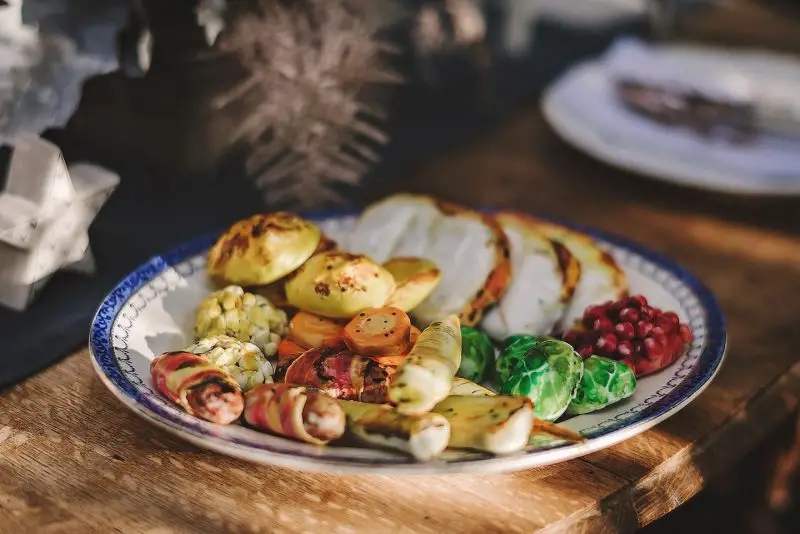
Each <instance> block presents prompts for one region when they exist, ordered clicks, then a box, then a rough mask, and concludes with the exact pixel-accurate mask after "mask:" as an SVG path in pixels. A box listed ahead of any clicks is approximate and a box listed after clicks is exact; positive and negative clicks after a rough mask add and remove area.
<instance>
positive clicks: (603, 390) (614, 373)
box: [567, 356, 636, 415]
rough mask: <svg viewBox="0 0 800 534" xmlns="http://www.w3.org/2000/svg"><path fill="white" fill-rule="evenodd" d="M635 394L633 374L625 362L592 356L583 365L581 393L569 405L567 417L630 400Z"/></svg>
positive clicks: (579, 388) (579, 387) (579, 391)
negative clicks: (628, 398)
mask: <svg viewBox="0 0 800 534" xmlns="http://www.w3.org/2000/svg"><path fill="white" fill-rule="evenodd" d="M635 390H636V376H635V375H634V373H633V370H632V369H631V368H630V367H628V366H627V365H625V364H624V363H622V362H617V361H614V360H610V359H608V358H602V357H600V356H590V357H589V358H587V359H586V360H584V362H583V377H582V378H581V381H580V384H579V385H578V393H577V395H575V398H574V399H572V402H570V403H569V407H568V408H567V413H569V414H570V415H579V414H584V413H589V412H594V411H596V410H601V409H603V408H605V407H606V406H608V405H610V404H614V403H615V402H619V401H621V400H622V399H625V398H627V397H630V396H631V395H633V392H634V391H635Z"/></svg>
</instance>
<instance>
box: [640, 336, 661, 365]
mask: <svg viewBox="0 0 800 534" xmlns="http://www.w3.org/2000/svg"><path fill="white" fill-rule="evenodd" d="M663 352H664V346H663V345H662V344H661V343H659V342H658V341H656V340H655V339H653V338H652V337H648V338H647V339H645V340H644V353H645V354H646V355H647V357H648V358H649V359H651V360H656V359H659V358H661V355H662V354H663Z"/></svg>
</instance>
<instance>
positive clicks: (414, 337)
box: [408, 324, 422, 351]
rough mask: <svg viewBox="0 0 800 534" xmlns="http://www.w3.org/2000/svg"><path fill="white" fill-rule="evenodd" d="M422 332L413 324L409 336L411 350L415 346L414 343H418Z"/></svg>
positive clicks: (409, 348)
mask: <svg viewBox="0 0 800 534" xmlns="http://www.w3.org/2000/svg"><path fill="white" fill-rule="evenodd" d="M421 333H422V332H420V331H419V328H417V327H416V326H414V325H413V324H412V325H411V333H410V334H409V336H408V350H409V351H410V350H411V349H413V348H414V345H415V344H416V343H417V340H418V339H419V335H420V334H421Z"/></svg>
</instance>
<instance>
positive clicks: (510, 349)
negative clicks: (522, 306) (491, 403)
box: [497, 336, 583, 421]
mask: <svg viewBox="0 0 800 534" xmlns="http://www.w3.org/2000/svg"><path fill="white" fill-rule="evenodd" d="M515 337H516V339H514V340H512V341H510V342H508V343H506V347H507V348H506V349H505V350H504V351H503V352H502V354H501V355H500V357H499V358H498V359H497V375H498V378H499V379H500V384H501V388H500V391H501V393H502V394H504V395H521V396H525V397H529V398H530V399H531V400H533V405H534V415H535V416H536V417H538V418H540V419H544V420H546V421H555V420H556V419H558V418H559V417H561V415H562V414H563V413H564V412H565V411H566V409H567V406H568V405H569V403H570V401H571V400H572V399H573V397H574V396H575V394H576V392H577V388H578V383H579V382H580V380H581V375H582V374H583V360H582V359H581V357H580V355H579V354H578V353H577V352H575V350H574V349H573V348H572V347H571V346H570V345H569V344H568V343H564V342H563V341H559V340H557V339H553V338H549V337H537V336H515ZM507 341H508V340H507Z"/></svg>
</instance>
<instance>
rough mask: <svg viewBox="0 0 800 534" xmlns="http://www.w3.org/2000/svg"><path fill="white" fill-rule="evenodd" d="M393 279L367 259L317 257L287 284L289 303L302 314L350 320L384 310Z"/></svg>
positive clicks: (343, 255) (334, 255)
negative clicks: (380, 307)
mask: <svg viewBox="0 0 800 534" xmlns="http://www.w3.org/2000/svg"><path fill="white" fill-rule="evenodd" d="M395 287H396V284H395V281H394V277H392V275H391V274H390V273H389V271H387V270H386V269H384V268H383V267H381V266H380V265H378V264H377V263H375V262H374V261H372V260H371V259H370V258H368V257H367V256H363V255H359V254H349V253H347V252H341V251H329V252H323V253H321V254H315V255H314V256H312V257H311V258H309V260H308V261H307V262H305V263H304V264H303V266H302V267H301V268H300V269H298V271H297V272H296V273H295V274H294V275H293V276H292V277H291V278H290V279H289V280H288V281H287V282H286V299H287V300H288V301H289V304H290V305H291V306H293V307H295V308H298V309H300V310H305V311H309V312H311V313H316V314H317V315H322V316H323V317H332V318H350V317H354V316H355V315H356V314H358V313H360V312H362V311H364V310H366V309H368V308H377V307H379V306H383V305H384V304H385V303H386V301H387V299H388V298H389V295H391V294H392V293H393V292H394V290H395Z"/></svg>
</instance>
